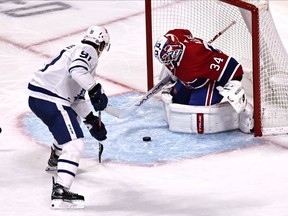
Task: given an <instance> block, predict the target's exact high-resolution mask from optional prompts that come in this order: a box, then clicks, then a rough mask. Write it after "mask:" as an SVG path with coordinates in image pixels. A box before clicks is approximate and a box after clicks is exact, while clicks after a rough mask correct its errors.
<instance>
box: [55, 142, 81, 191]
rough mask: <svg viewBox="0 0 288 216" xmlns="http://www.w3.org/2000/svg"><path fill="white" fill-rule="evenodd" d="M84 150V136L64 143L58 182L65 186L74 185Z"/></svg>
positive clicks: (59, 161)
mask: <svg viewBox="0 0 288 216" xmlns="http://www.w3.org/2000/svg"><path fill="white" fill-rule="evenodd" d="M83 150H84V142H83V139H82V138H81V139H76V140H72V141H70V142H68V143H65V144H63V149H62V155H61V156H60V157H59V159H58V170H57V183H59V184H60V185H62V186H64V187H65V188H70V187H71V185H72V182H73V180H74V177H75V175H76V172H77V169H78V166H79V158H80V156H81V154H82V152H83Z"/></svg>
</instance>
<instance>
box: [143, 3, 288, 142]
mask: <svg viewBox="0 0 288 216" xmlns="http://www.w3.org/2000/svg"><path fill="white" fill-rule="evenodd" d="M145 7H146V33H147V59H148V60H147V69H148V88H151V87H152V86H153V85H154V84H155V83H157V82H158V76H159V72H160V71H161V65H160V63H158V61H157V60H156V59H154V57H153V45H154V44H155V42H156V40H157V39H158V38H159V37H160V36H161V35H163V34H165V33H166V32H167V31H168V30H170V29H174V28H185V29H189V30H190V31H191V32H192V34H193V35H194V36H195V37H200V38H202V39H204V40H206V41H210V40H211V39H212V38H213V37H214V36H215V35H216V34H217V33H218V32H219V31H221V30H222V29H225V28H226V27H227V26H229V25H230V24H231V23H232V22H233V21H236V24H234V25H232V26H231V27H230V28H229V29H228V30H227V31H226V32H225V33H223V34H222V35H221V36H220V37H219V38H218V39H217V40H215V41H214V42H213V44H212V45H213V46H214V47H215V48H218V49H220V50H222V51H223V52H224V53H226V54H228V55H230V56H233V57H234V58H235V59H237V60H238V61H239V62H240V63H241V64H242V66H243V68H244V71H245V73H244V78H243V81H242V82H243V86H244V89H245V91H246V94H247V95H248V97H249V98H250V102H251V103H252V104H253V105H254V121H255V130H254V134H255V136H262V135H272V134H287V133H288V57H287V52H286V50H285V48H284V46H283V44H282V42H281V39H280V37H279V35H278V32H277V29H276V27H275V24H274V21H273V18H272V15H271V13H270V11H269V2H268V0H266V1H259V0H257V1H256V0H245V1H240V0H205V1H203V0H193V1H190V0H187V1H179V0H178V1H177V0H152V1H151V0H146V5H145Z"/></svg>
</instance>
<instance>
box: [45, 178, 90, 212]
mask: <svg viewBox="0 0 288 216" xmlns="http://www.w3.org/2000/svg"><path fill="white" fill-rule="evenodd" d="M52 179H53V189H52V194H51V200H52V201H51V204H50V208H51V209H81V208H84V207H85V201H84V196H81V195H78V194H76V193H72V192H70V191H69V190H67V189H65V188H64V187H63V186H62V185H60V184H57V183H55V180H54V177H52Z"/></svg>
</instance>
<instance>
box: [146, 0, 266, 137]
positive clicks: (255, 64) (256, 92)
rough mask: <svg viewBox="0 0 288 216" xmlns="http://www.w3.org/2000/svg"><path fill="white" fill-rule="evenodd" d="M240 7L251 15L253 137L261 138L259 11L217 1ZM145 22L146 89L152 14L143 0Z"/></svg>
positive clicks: (150, 60)
mask: <svg viewBox="0 0 288 216" xmlns="http://www.w3.org/2000/svg"><path fill="white" fill-rule="evenodd" d="M219 1H221V2H224V3H228V4H231V5H234V6H236V7H240V8H242V9H245V10H247V11H250V13H251V19H252V20H251V23H252V35H253V36H252V68H253V103H254V136H262V127H261V125H262V124H261V103H260V96H261V95H260V92H261V91H260V56H259V50H260V43H259V34H260V30H259V9H258V8H257V7H256V6H255V5H253V4H250V3H247V2H243V1H241V0H219ZM145 21H146V49H147V51H146V52H147V53H146V58H147V88H148V90H149V89H151V88H152V87H153V86H154V79H153V44H152V12H151V0H145Z"/></svg>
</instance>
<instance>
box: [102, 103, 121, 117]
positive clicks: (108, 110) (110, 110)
mask: <svg viewBox="0 0 288 216" xmlns="http://www.w3.org/2000/svg"><path fill="white" fill-rule="evenodd" d="M105 112H106V113H108V114H110V115H112V116H115V117H117V118H120V113H121V110H120V109H118V108H116V107H113V106H111V105H109V104H108V106H107V107H106V108H105Z"/></svg>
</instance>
